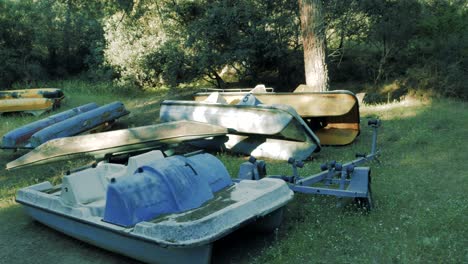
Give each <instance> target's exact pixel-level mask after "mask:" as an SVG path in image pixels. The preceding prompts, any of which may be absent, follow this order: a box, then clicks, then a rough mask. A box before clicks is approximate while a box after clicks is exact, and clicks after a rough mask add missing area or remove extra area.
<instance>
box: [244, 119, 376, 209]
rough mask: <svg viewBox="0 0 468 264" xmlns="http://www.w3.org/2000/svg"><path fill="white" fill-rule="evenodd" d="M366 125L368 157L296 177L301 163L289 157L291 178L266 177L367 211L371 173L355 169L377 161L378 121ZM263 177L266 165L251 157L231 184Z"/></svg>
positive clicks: (336, 163) (331, 162)
mask: <svg viewBox="0 0 468 264" xmlns="http://www.w3.org/2000/svg"><path fill="white" fill-rule="evenodd" d="M368 125H369V126H370V127H371V128H372V129H373V132H372V147H371V152H370V153H369V154H356V159H355V160H353V161H350V162H347V163H339V162H336V161H330V162H327V163H324V164H322V165H321V166H320V169H321V171H322V172H320V173H317V174H315V175H311V176H307V177H301V176H299V172H298V169H299V168H302V167H303V166H304V162H303V161H299V160H295V159H293V158H290V159H289V160H288V163H289V164H290V165H291V167H292V176H286V175H268V177H269V178H276V179H281V180H284V181H285V182H287V183H288V186H289V188H290V189H291V190H293V191H294V192H298V193H305V194H319V195H332V196H336V197H338V198H353V199H354V201H355V202H356V203H357V205H358V206H359V207H360V208H363V209H365V210H367V211H370V210H371V209H372V207H373V200H372V191H371V175H370V172H371V170H370V168H369V167H358V166H359V165H361V164H363V163H365V162H368V161H372V160H376V161H378V156H379V154H380V151H379V150H377V130H378V128H379V127H380V125H381V121H380V120H377V119H373V120H369V121H368ZM266 176H267V173H266V163H265V162H264V161H263V160H257V159H256V158H255V157H253V156H251V157H250V158H249V161H247V162H244V163H243V164H241V167H240V170H239V174H238V178H237V179H236V180H235V181H242V180H259V179H261V178H263V177H266Z"/></svg>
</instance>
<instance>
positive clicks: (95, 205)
mask: <svg viewBox="0 0 468 264" xmlns="http://www.w3.org/2000/svg"><path fill="white" fill-rule="evenodd" d="M292 197H293V193H292V191H291V190H290V189H289V188H288V186H287V184H286V183H285V182H284V181H281V180H276V179H268V178H264V179H261V180H258V181H251V180H244V181H242V182H240V183H233V182H232V181H231V178H230V176H229V173H228V172H227V170H226V168H225V167H224V165H223V164H222V163H221V162H220V161H219V160H218V159H216V158H215V157H214V156H212V155H210V154H200V155H195V156H192V157H183V156H173V157H169V158H164V157H163V156H162V154H161V153H158V152H155V151H152V152H149V153H145V154H142V155H140V156H135V157H132V158H130V160H129V162H128V166H124V165H120V164H110V163H100V164H98V165H97V166H96V167H95V168H89V169H86V170H82V171H79V172H75V173H72V174H70V175H66V176H64V177H63V181H62V184H61V185H58V186H52V185H51V184H50V183H49V182H43V183H39V184H36V185H33V186H30V187H26V188H23V189H20V190H19V191H18V193H17V196H16V201H17V202H18V203H20V204H22V205H23V206H24V208H25V210H26V212H27V213H28V214H29V215H30V216H31V217H32V218H34V219H35V220H37V221H39V222H41V223H43V224H45V225H47V226H49V227H51V228H53V229H56V230H58V231H60V232H63V233H65V234H67V235H69V236H72V237H75V238H77V239H80V240H83V241H85V242H88V243H91V244H94V245H96V246H98V247H101V248H104V249H107V250H110V251H114V252H117V253H119V254H123V255H126V256H129V257H132V258H135V259H138V260H141V261H144V262H148V263H177V264H179V263H209V262H210V258H211V251H212V245H213V242H215V241H216V240H218V239H220V238H222V237H224V236H226V235H227V234H229V233H231V232H234V231H235V230H236V229H238V228H239V227H241V226H243V225H245V224H248V223H256V224H257V225H260V227H262V228H266V229H269V230H274V229H275V228H277V227H278V226H279V225H280V223H281V219H282V208H283V207H284V205H286V203H287V202H288V201H290V200H291V199H292ZM122 205H125V206H122Z"/></svg>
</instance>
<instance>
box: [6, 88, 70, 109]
mask: <svg viewBox="0 0 468 264" xmlns="http://www.w3.org/2000/svg"><path fill="white" fill-rule="evenodd" d="M64 97H65V96H64V94H63V92H62V91H61V90H60V89H56V88H42V89H24V90H6V91H0V113H8V112H24V113H29V114H33V115H40V114H42V113H44V112H47V111H50V110H52V109H55V108H57V107H59V106H60V102H61V100H62V99H63V98H64Z"/></svg>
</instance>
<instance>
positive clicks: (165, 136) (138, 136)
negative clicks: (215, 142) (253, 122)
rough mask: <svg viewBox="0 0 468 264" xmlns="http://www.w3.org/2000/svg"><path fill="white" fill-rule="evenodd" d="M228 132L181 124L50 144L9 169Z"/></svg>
mask: <svg viewBox="0 0 468 264" xmlns="http://www.w3.org/2000/svg"><path fill="white" fill-rule="evenodd" d="M226 133H227V129H226V128H223V127H219V126H214V125H210V124H204V123H199V122H189V121H179V122H170V123H164V124H158V125H151V126H143V127H136V128H130V129H121V130H114V131H108V132H102V133H96V134H89V135H82V136H75V137H66V138H59V139H53V140H50V141H48V142H46V143H44V144H42V145H40V146H39V147H37V148H35V149H34V150H32V151H31V152H29V153H27V154H25V155H23V156H21V157H19V158H18V159H16V160H14V161H12V162H10V163H8V164H7V166H6V168H7V169H14V168H19V167H24V166H29V165H36V164H42V163H47V162H52V161H57V160H63V159H69V158H73V157H81V156H92V157H94V158H95V159H97V160H100V159H103V158H104V157H105V156H106V155H107V154H116V155H117V154H122V153H126V152H132V151H136V150H138V151H143V150H151V149H156V148H160V147H163V146H165V145H167V144H175V143H180V142H183V141H189V140H195V139H202V138H205V137H214V136H221V135H225V134H226Z"/></svg>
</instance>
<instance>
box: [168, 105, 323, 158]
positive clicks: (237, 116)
mask: <svg viewBox="0 0 468 264" xmlns="http://www.w3.org/2000/svg"><path fill="white" fill-rule="evenodd" d="M160 119H161V121H164V122H169V121H175V120H192V121H197V122H204V123H209V124H213V125H219V126H224V127H226V128H228V129H229V131H230V133H229V135H228V138H227V141H225V142H221V141H219V140H211V141H207V140H204V141H201V142H196V143H195V144H196V145H197V146H199V147H205V148H210V149H227V150H230V151H232V152H234V153H240V154H245V155H254V156H256V157H264V158H271V159H280V160H288V159H289V158H291V157H293V158H295V159H299V160H305V159H307V158H308V157H309V156H310V155H311V154H312V153H313V152H314V151H317V150H319V149H320V142H319V140H318V139H317V137H316V136H315V134H314V133H313V132H312V131H311V130H310V128H309V127H308V125H307V124H306V123H305V122H304V120H303V119H302V118H301V117H300V116H299V115H298V114H297V113H296V111H295V110H294V109H293V108H291V107H289V106H286V105H279V104H277V105H264V104H259V105H254V106H251V105H229V104H220V103H208V102H196V101H170V100H166V101H163V102H162V103H161V110H160Z"/></svg>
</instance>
